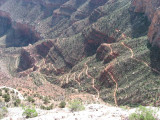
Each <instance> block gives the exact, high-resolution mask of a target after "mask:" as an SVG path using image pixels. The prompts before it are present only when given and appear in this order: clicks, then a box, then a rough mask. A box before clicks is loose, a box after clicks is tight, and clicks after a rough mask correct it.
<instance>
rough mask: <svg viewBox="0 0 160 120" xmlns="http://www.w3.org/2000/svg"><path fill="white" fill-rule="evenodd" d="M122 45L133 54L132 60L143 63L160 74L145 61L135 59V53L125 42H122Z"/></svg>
mask: <svg viewBox="0 0 160 120" xmlns="http://www.w3.org/2000/svg"><path fill="white" fill-rule="evenodd" d="M121 44H122V45H123V46H124V47H126V48H127V49H129V50H130V52H131V58H132V59H134V60H136V61H138V62H141V63H143V64H145V65H146V66H147V67H149V68H150V69H152V70H153V71H155V72H157V73H159V74H160V72H159V71H158V70H156V69H154V68H152V67H151V66H150V65H149V64H148V63H147V62H145V61H143V60H139V59H137V58H134V52H133V50H132V48H130V47H128V46H127V45H126V44H125V43H124V42H121Z"/></svg>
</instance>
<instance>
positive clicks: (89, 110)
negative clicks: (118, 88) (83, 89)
mask: <svg viewBox="0 0 160 120" xmlns="http://www.w3.org/2000/svg"><path fill="white" fill-rule="evenodd" d="M153 109H156V108H153ZM135 110H136V109H123V108H119V107H112V106H106V105H102V104H90V105H86V109H85V110H84V111H80V112H70V111H69V109H68V108H65V109H60V108H56V109H54V110H51V111H45V110H40V109H37V111H38V114H39V115H38V117H36V118H30V119H29V120H127V119H128V116H129V114H131V113H133V112H135ZM8 111H9V115H8V116H9V117H7V118H4V119H3V120H11V119H12V120H24V119H25V118H24V117H23V116H22V113H23V110H22V109H21V108H9V109H8ZM157 115H159V116H158V117H159V118H160V111H158V112H157Z"/></svg>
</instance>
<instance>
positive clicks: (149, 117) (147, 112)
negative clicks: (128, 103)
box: [129, 106, 156, 120]
mask: <svg viewBox="0 0 160 120" xmlns="http://www.w3.org/2000/svg"><path fill="white" fill-rule="evenodd" d="M155 115H156V112H155V111H154V110H151V109H149V108H146V107H143V106H140V107H139V108H138V109H137V110H136V112H135V113H132V114H131V115H129V120H156V117H155Z"/></svg>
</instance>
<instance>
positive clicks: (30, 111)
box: [23, 107, 38, 118]
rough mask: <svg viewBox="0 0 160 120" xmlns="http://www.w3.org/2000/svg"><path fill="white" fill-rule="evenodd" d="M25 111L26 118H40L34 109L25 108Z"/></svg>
mask: <svg viewBox="0 0 160 120" xmlns="http://www.w3.org/2000/svg"><path fill="white" fill-rule="evenodd" d="M23 109H24V112H23V116H25V117H26V118H33V117H37V116H38V113H37V111H36V109H35V108H34V107H25V108H23Z"/></svg>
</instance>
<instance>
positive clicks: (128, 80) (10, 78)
mask: <svg viewBox="0 0 160 120" xmlns="http://www.w3.org/2000/svg"><path fill="white" fill-rule="evenodd" d="M0 5H1V6H0V10H1V12H0V21H2V22H1V23H3V24H1V23H0V26H1V27H0V37H1V38H0V45H1V48H0V52H1V54H0V57H1V62H0V64H1V67H0V68H1V69H0V75H1V74H2V75H3V76H2V77H1V81H2V82H1V85H8V86H12V87H15V88H21V89H22V91H21V92H23V93H25V92H26V91H27V92H28V89H30V91H31V93H32V92H33V91H34V92H33V93H36V92H39V93H41V94H44V95H50V96H53V97H54V98H55V99H57V98H58V97H59V98H61V96H63V95H65V96H66V97H67V98H72V97H82V96H83V95H86V94H87V95H88V93H89V94H93V95H95V98H96V99H102V100H103V101H105V102H109V103H114V104H116V105H123V104H125V105H126V104H127V105H136V104H143V105H148V104H151V103H154V105H159V101H158V99H159V84H160V82H159V81H160V78H159V74H160V70H159V65H160V61H159V58H160V56H159V44H158V43H159V9H158V8H159V1H158V0H157V1H155V0H154V2H153V0H141V1H138V0H132V1H131V0H81V1H79V0H52V1H51V0H48V1H46V0H36V1H35V0H6V1H2V0H0ZM4 81H5V82H4Z"/></svg>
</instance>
